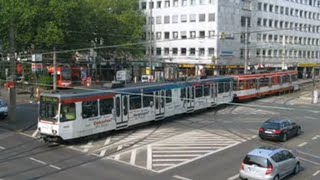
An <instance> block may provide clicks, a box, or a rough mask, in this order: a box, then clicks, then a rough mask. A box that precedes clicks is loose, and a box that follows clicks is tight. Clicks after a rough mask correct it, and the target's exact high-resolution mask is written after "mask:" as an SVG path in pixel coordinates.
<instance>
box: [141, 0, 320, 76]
mask: <svg viewBox="0 0 320 180" xmlns="http://www.w3.org/2000/svg"><path fill="white" fill-rule="evenodd" d="M139 5H140V9H141V10H142V11H143V12H144V13H145V15H146V24H145V27H144V29H145V40H146V41H147V42H149V43H147V45H146V54H147V55H149V56H150V58H152V61H154V62H165V63H174V64H179V66H180V67H186V68H195V71H196V73H197V71H198V70H199V69H201V68H202V67H207V68H208V69H213V71H212V72H214V73H213V74H225V73H227V74H228V73H241V71H243V70H244V69H246V70H252V69H253V68H255V69H258V68H274V69H291V68H296V67H299V66H300V67H302V68H304V69H303V70H302V71H306V72H307V71H314V69H315V68H316V67H318V63H320V48H319V47H320V0H140V1H139ZM308 68H309V69H308ZM310 68H311V70H310Z"/></svg>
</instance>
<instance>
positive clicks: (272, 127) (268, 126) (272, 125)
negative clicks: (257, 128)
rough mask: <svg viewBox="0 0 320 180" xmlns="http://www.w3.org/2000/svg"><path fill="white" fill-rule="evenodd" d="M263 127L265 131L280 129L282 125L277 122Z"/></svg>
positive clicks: (265, 124) (266, 123)
mask: <svg viewBox="0 0 320 180" xmlns="http://www.w3.org/2000/svg"><path fill="white" fill-rule="evenodd" d="M262 127H263V128H265V129H280V124H279V123H275V122H265V123H263V125H262Z"/></svg>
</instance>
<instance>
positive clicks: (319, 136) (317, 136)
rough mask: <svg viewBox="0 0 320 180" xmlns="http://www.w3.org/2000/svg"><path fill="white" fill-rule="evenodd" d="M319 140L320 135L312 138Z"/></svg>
mask: <svg viewBox="0 0 320 180" xmlns="http://www.w3.org/2000/svg"><path fill="white" fill-rule="evenodd" d="M318 138H320V135H316V136H314V137H313V138H312V140H316V139H318Z"/></svg>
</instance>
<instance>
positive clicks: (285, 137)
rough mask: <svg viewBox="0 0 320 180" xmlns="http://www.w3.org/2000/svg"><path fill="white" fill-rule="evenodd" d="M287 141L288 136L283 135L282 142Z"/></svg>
mask: <svg viewBox="0 0 320 180" xmlns="http://www.w3.org/2000/svg"><path fill="white" fill-rule="evenodd" d="M287 140H288V135H287V133H284V134H283V135H282V142H286V141H287Z"/></svg>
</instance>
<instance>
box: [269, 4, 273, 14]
mask: <svg viewBox="0 0 320 180" xmlns="http://www.w3.org/2000/svg"><path fill="white" fill-rule="evenodd" d="M269 12H273V5H272V4H270V6H269Z"/></svg>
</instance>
